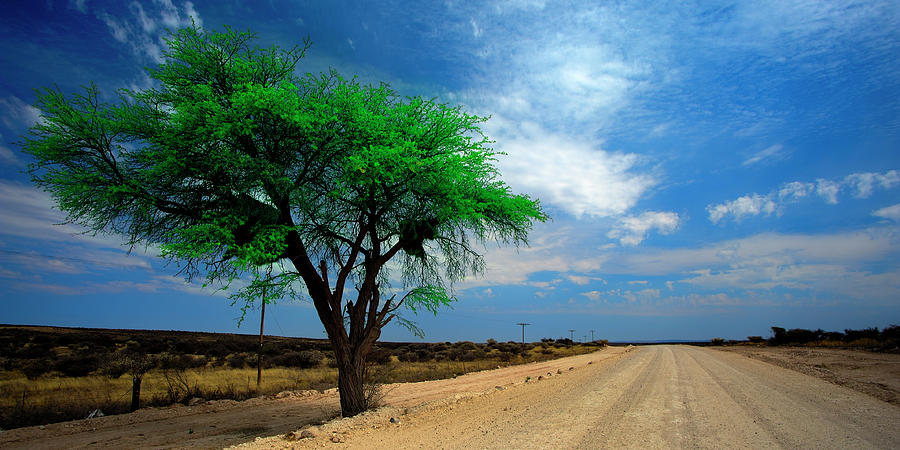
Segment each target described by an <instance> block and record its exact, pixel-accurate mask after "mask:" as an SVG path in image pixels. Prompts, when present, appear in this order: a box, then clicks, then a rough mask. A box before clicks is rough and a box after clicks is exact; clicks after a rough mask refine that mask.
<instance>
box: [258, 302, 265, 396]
mask: <svg viewBox="0 0 900 450" xmlns="http://www.w3.org/2000/svg"><path fill="white" fill-rule="evenodd" d="M265 323H266V288H263V291H262V314H260V317H259V353H257V354H256V392H257V394H258V393H259V392H260V390H259V386H260V384H262V354H263V324H265Z"/></svg>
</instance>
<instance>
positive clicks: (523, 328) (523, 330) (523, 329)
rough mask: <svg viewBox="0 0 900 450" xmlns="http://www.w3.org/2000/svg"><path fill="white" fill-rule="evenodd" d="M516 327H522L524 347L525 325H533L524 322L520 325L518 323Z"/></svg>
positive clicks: (523, 343)
mask: <svg viewBox="0 0 900 450" xmlns="http://www.w3.org/2000/svg"><path fill="white" fill-rule="evenodd" d="M516 325H521V326H522V345H525V325H531V324H530V323H522V322H519V323H517V324H516Z"/></svg>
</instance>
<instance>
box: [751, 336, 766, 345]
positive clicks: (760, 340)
mask: <svg viewBox="0 0 900 450" xmlns="http://www.w3.org/2000/svg"><path fill="white" fill-rule="evenodd" d="M747 340H748V341H750V342H752V343H754V344H761V343H763V342H766V340H765V339H763V337H762V336H747Z"/></svg>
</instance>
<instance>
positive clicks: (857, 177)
mask: <svg viewBox="0 0 900 450" xmlns="http://www.w3.org/2000/svg"><path fill="white" fill-rule="evenodd" d="M844 184H845V185H847V186H850V187H851V188H853V189H854V190H855V191H856V193H855V194H854V195H855V196H856V197H858V198H867V197H869V196H871V195H872V192H873V191H874V188H875V187H876V186H877V187H880V188H882V189H890V188H892V187H894V186H897V184H900V172H898V171H896V170H890V171H887V172H885V173H854V174H851V175H848V176H847V177H846V178H844Z"/></svg>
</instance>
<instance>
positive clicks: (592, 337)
mask: <svg viewBox="0 0 900 450" xmlns="http://www.w3.org/2000/svg"><path fill="white" fill-rule="evenodd" d="M591 342H594V330H591Z"/></svg>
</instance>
